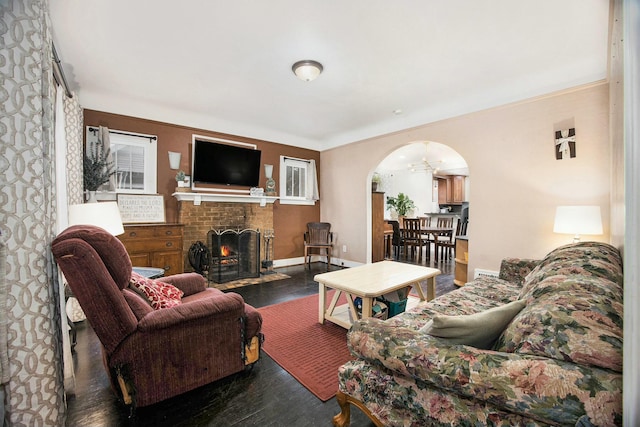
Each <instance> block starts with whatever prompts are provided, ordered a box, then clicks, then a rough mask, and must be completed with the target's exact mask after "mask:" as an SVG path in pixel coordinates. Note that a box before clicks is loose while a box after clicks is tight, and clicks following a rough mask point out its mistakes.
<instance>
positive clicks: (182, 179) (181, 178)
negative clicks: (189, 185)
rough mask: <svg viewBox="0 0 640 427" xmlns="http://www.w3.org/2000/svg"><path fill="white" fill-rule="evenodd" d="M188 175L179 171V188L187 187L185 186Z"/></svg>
mask: <svg viewBox="0 0 640 427" xmlns="http://www.w3.org/2000/svg"><path fill="white" fill-rule="evenodd" d="M185 177H186V175H185V173H184V172H183V171H181V170H180V171H178V173H177V174H176V182H177V183H178V187H185V184H184V179H185Z"/></svg>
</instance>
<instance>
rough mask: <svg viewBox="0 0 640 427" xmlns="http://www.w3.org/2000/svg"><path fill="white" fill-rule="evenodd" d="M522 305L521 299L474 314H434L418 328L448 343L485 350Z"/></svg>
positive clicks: (523, 304) (523, 302) (523, 303)
mask: <svg viewBox="0 0 640 427" xmlns="http://www.w3.org/2000/svg"><path fill="white" fill-rule="evenodd" d="M524 306H525V301H521V300H519V301H513V302H510V303H508V304H505V305H501V306H498V307H494V308H491V309H489V310H485V311H481V312H479V313H474V314H468V315H462V316H447V315H436V316H434V317H433V319H432V320H431V321H429V322H428V323H427V324H426V325H425V326H423V327H422V328H421V331H422V332H424V333H426V334H429V335H432V336H434V337H439V338H445V339H446V340H447V341H448V342H450V343H451V344H464V345H470V346H472V347H477V348H483V349H489V348H491V345H492V344H493V343H494V342H495V340H496V339H497V338H498V337H499V336H500V334H501V333H502V331H503V330H504V329H505V327H506V326H507V325H508V324H509V322H511V319H513V317H514V316H515V315H516V314H518V312H520V310H522V308H523V307H524Z"/></svg>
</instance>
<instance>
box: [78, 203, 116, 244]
mask: <svg viewBox="0 0 640 427" xmlns="http://www.w3.org/2000/svg"><path fill="white" fill-rule="evenodd" d="M80 224H86V225H95V226H98V227H101V228H104V229H105V230H107V231H108V232H109V233H111V234H113V235H114V236H118V235H120V234H122V233H124V227H123V226H122V217H121V216H120V209H118V204H117V203H116V202H103V203H83V204H78V205H70V206H69V225H70V226H71V225H80Z"/></svg>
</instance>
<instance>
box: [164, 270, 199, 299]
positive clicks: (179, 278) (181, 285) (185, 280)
mask: <svg viewBox="0 0 640 427" xmlns="http://www.w3.org/2000/svg"><path fill="white" fill-rule="evenodd" d="M156 280H157V281H159V282H165V283H170V284H172V285H173V286H175V287H176V288H178V289H180V290H181V291H182V292H184V296H185V297H186V296H189V295H193V294H195V293H198V292H202V291H204V290H205V289H207V281H206V280H205V278H204V277H202V276H201V275H199V274H198V273H180V274H174V275H172V276H166V277H160V278H159V279H156Z"/></svg>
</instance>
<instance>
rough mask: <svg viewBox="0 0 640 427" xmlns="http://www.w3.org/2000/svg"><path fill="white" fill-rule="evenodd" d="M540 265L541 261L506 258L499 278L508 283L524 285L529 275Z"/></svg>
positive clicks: (501, 265) (501, 266)
mask: <svg viewBox="0 0 640 427" xmlns="http://www.w3.org/2000/svg"><path fill="white" fill-rule="evenodd" d="M538 264H540V260H539V259H527V258H505V259H503V260H502V263H501V264H500V274H499V276H498V277H499V278H500V279H502V280H506V281H507V282H511V283H516V284H518V285H522V284H523V283H524V279H525V277H527V274H529V273H530V272H531V270H533V269H534V268H535V267H536V266H537V265H538Z"/></svg>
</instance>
